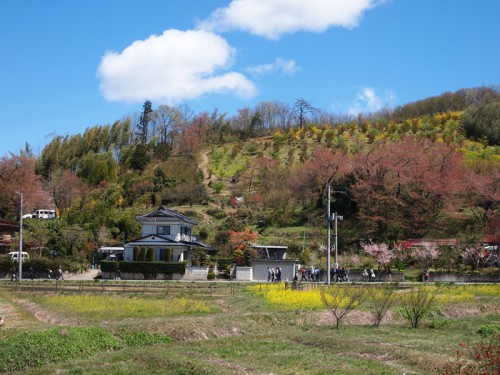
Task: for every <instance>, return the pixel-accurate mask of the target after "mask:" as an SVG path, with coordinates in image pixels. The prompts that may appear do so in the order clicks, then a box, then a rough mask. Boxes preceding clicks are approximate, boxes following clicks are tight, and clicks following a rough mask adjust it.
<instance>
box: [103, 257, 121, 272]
mask: <svg viewBox="0 0 500 375" xmlns="http://www.w3.org/2000/svg"><path fill="white" fill-rule="evenodd" d="M117 270H118V262H114V261H110V260H103V261H101V271H102V272H116V271H117Z"/></svg>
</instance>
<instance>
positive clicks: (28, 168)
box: [0, 153, 54, 219]
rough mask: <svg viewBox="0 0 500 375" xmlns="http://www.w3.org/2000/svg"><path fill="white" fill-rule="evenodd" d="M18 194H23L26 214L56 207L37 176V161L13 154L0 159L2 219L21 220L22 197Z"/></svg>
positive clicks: (0, 210) (0, 209)
mask: <svg viewBox="0 0 500 375" xmlns="http://www.w3.org/2000/svg"><path fill="white" fill-rule="evenodd" d="M16 192H22V193H23V200H24V202H23V212H24V213H26V212H28V213H30V212H33V210H34V209H37V208H49V209H50V208H53V206H54V204H53V202H52V200H51V198H50V195H49V194H48V193H47V192H45V191H43V189H42V181H41V177H40V176H38V175H36V174H35V161H34V160H33V159H31V158H27V157H25V156H18V155H14V154H12V153H11V154H10V155H9V156H7V155H4V156H3V157H2V158H1V159H0V217H2V218H6V219H16V218H19V207H20V204H19V203H20V196H19V195H18V194H16Z"/></svg>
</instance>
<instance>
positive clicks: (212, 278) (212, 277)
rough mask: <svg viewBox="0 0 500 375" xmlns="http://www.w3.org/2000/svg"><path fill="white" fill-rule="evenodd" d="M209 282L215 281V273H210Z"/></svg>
mask: <svg viewBox="0 0 500 375" xmlns="http://www.w3.org/2000/svg"><path fill="white" fill-rule="evenodd" d="M207 280H215V272H209V273H208V275H207Z"/></svg>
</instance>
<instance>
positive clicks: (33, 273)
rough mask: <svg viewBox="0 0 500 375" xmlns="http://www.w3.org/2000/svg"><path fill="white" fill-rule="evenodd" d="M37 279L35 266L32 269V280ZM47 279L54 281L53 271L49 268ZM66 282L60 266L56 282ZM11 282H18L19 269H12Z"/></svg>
mask: <svg viewBox="0 0 500 375" xmlns="http://www.w3.org/2000/svg"><path fill="white" fill-rule="evenodd" d="M34 278H35V269H34V268H33V266H31V267H30V279H31V280H33V279H34ZM47 279H52V270H51V269H50V268H47ZM59 279H60V280H64V276H63V270H62V267H61V266H59V268H58V269H57V275H56V280H59ZM10 281H17V269H16V267H12V270H11V278H10Z"/></svg>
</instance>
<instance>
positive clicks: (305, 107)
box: [293, 98, 318, 128]
mask: <svg viewBox="0 0 500 375" xmlns="http://www.w3.org/2000/svg"><path fill="white" fill-rule="evenodd" d="M293 111H294V112H295V115H296V116H297V118H298V119H299V127H300V128H302V127H304V125H305V123H306V120H307V114H308V113H314V112H317V111H318V109H317V108H314V107H313V106H312V104H311V103H309V102H308V101H307V100H305V99H302V98H300V99H297V100H296V101H295V104H294V105H293Z"/></svg>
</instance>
